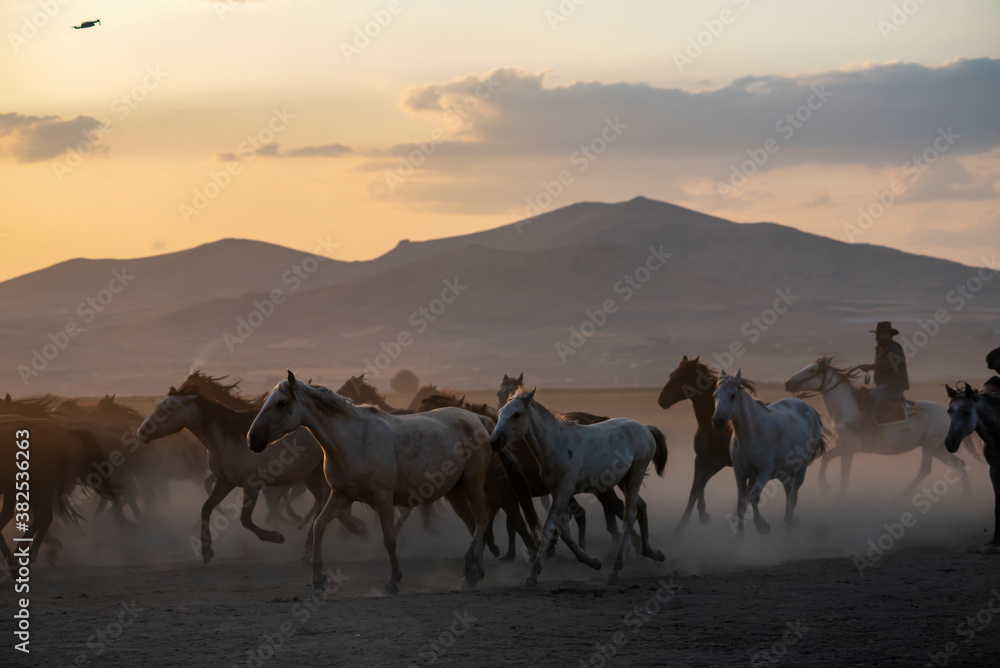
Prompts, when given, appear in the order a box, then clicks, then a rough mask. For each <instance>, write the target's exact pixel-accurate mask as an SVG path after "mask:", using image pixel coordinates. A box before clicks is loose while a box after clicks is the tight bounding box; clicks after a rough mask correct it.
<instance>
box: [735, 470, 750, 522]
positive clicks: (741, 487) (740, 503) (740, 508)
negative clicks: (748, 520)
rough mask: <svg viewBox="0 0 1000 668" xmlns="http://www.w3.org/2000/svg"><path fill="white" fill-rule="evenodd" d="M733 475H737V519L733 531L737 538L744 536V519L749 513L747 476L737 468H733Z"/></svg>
mask: <svg viewBox="0 0 1000 668" xmlns="http://www.w3.org/2000/svg"><path fill="white" fill-rule="evenodd" d="M733 473H734V474H735V475H736V517H735V519H734V521H735V526H734V527H733V530H734V531H735V533H736V535H737V536H742V535H743V524H744V520H743V517H744V516H745V515H746V512H747V475H746V474H745V473H743V471H741V470H740V469H739V468H737V467H736V466H733Z"/></svg>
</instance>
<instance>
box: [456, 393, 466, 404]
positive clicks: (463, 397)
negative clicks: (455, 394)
mask: <svg viewBox="0 0 1000 668" xmlns="http://www.w3.org/2000/svg"><path fill="white" fill-rule="evenodd" d="M458 403H460V404H464V403H465V395H464V394H463V395H462V398H461V399H459V400H458Z"/></svg>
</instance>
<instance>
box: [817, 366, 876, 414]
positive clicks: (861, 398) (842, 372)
mask: <svg viewBox="0 0 1000 668" xmlns="http://www.w3.org/2000/svg"><path fill="white" fill-rule="evenodd" d="M834 361H836V358H835V357H834V356H833V355H822V356H820V357H819V358H818V359H817V360H816V363H817V364H819V365H820V366H826V367H827V368H828V369H830V371H833V372H834V373H835V374H836V375H838V376H840V377H842V378H844V379H845V380H846V381H847V386H848V387H849V388H851V392H853V393H854V399H855V400H856V401H857V402H858V405H859V406H864V405H865V402H866V401H867V400H868V388H866V387H863V386H860V385H855V384H854V383H855V381H857V380H858V378H860V376H861V371H859V370H858V369H857V368H856V367H851V368H850V369H845V368H843V367H839V366H836V365H835V364H834Z"/></svg>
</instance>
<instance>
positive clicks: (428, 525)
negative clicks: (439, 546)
mask: <svg viewBox="0 0 1000 668" xmlns="http://www.w3.org/2000/svg"><path fill="white" fill-rule="evenodd" d="M436 514H437V513H435V512H434V504H433V503H428V504H427V505H424V506H421V507H420V516H421V517H422V518H423V520H424V531H426V532H427V533H434V532H435V529H434V516H435V515H436Z"/></svg>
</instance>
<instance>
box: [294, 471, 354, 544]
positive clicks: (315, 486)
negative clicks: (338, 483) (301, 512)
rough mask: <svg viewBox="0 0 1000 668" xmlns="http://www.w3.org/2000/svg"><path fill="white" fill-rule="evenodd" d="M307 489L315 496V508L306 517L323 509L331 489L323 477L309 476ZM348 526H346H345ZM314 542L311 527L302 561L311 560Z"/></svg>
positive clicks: (306, 480)
mask: <svg viewBox="0 0 1000 668" xmlns="http://www.w3.org/2000/svg"><path fill="white" fill-rule="evenodd" d="M305 483H306V489H308V490H309V492H310V493H311V494H312V495H313V501H314V503H313V507H312V508H310V509H309V512H308V513H307V514H306V516H307V517H308V516H311V515H312V514H313V513H314V512H316V510H317V509H318V508H322V507H323V504H324V503H325V502H326V495H327V493H328V492H327V490H329V489H330V487H329V486H328V485H326V484H325V482H324V481H323V479H322V476H312V475H310V476H307V477H306V479H305ZM345 526H346V525H345ZM312 541H313V528H312V527H311V526H310V527H309V531H308V533H307V534H306V544H305V545H304V546H303V547H302V561H303V562H304V561H306V560H307V559H308V558H309V554H310V553H311V552H312Z"/></svg>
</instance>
